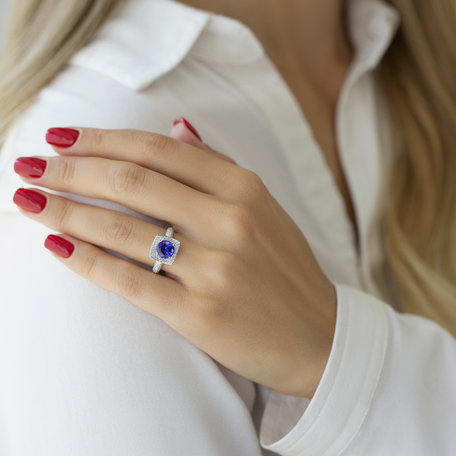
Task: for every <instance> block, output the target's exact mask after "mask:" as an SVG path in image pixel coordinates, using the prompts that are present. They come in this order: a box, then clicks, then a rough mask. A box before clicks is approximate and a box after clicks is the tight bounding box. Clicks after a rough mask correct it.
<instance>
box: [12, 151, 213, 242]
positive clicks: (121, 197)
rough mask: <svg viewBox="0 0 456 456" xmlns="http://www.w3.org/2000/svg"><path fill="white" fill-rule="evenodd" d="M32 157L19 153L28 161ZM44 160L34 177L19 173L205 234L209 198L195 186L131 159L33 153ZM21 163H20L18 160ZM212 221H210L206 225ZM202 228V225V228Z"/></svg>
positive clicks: (199, 237) (209, 213)
mask: <svg viewBox="0 0 456 456" xmlns="http://www.w3.org/2000/svg"><path fill="white" fill-rule="evenodd" d="M37 158H38V157H20V158H18V159H17V160H16V162H19V163H30V162H31V161H33V160H34V159H37ZM38 160H41V161H43V162H44V163H45V166H44V170H43V171H42V174H41V176H40V177H33V178H28V177H25V176H24V174H27V173H26V172H25V173H24V172H23V171H24V169H23V168H22V171H21V169H20V167H18V166H16V165H15V169H16V171H17V172H19V171H21V172H22V176H21V177H22V178H23V180H24V181H26V182H28V183H32V184H33V185H38V186H44V187H48V188H51V189H53V190H58V191H64V192H69V193H75V194H79V195H83V196H88V197H92V198H101V199H106V200H110V201H115V202H118V203H120V204H123V205H124V206H127V207H130V208H131V209H134V210H135V211H138V212H140V213H142V214H145V215H148V216H150V217H152V218H155V219H159V220H165V221H168V222H169V223H172V224H173V225H174V227H175V229H176V231H180V232H182V233H184V234H185V235H186V236H188V237H190V238H191V239H193V240H195V242H196V241H199V242H202V241H203V240H204V238H205V237H206V238H208V239H210V238H211V233H210V230H211V229H214V226H213V225H214V223H215V220H214V217H213V214H214V212H216V211H218V210H219V209H218V204H220V203H219V201H217V200H216V199H215V198H214V197H212V196H210V195H207V194H206V193H201V192H199V191H196V190H194V189H192V188H190V187H188V186H186V185H184V184H182V183H180V182H177V181H175V180H173V179H171V178H169V177H168V176H164V175H163V174H160V173H158V172H155V171H152V170H149V169H146V168H143V167H142V166H139V165H137V164H134V163H128V162H122V161H118V160H109V159H106V158H99V157H75V156H68V157H63V156H57V157H41V158H38ZM21 166H22V165H21ZM211 225H212V226H211ZM206 227H207V228H206Z"/></svg>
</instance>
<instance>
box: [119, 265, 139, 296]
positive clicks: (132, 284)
mask: <svg viewBox="0 0 456 456" xmlns="http://www.w3.org/2000/svg"><path fill="white" fill-rule="evenodd" d="M115 279H116V282H115V283H116V285H117V290H118V292H119V294H120V295H121V296H124V297H126V298H137V297H139V296H140V295H141V294H142V290H143V284H142V282H141V281H140V280H139V278H138V276H137V275H135V274H133V273H132V271H131V270H130V268H128V267H121V268H120V270H119V271H118V272H117V275H116V277H115Z"/></svg>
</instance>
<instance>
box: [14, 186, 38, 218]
mask: <svg viewBox="0 0 456 456" xmlns="http://www.w3.org/2000/svg"><path fill="white" fill-rule="evenodd" d="M13 201H14V202H15V203H16V204H17V205H18V206H19V207H20V208H21V209H24V211H28V212H34V213H38V212H41V211H42V210H43V209H44V206H46V197H45V196H44V195H42V194H41V193H38V192H35V191H33V190H28V189H26V188H19V189H17V190H16V193H15V194H14V197H13Z"/></svg>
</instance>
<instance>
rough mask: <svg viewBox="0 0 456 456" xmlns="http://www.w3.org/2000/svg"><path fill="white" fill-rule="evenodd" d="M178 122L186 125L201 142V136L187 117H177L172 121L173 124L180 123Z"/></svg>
mask: <svg viewBox="0 0 456 456" xmlns="http://www.w3.org/2000/svg"><path fill="white" fill-rule="evenodd" d="M180 123H183V124H184V125H185V126H186V127H187V129H188V130H190V131H191V132H192V133H193V134H194V135H195V136H196V137H197V138H198V139H199V140H200V141H201V142H203V140H202V139H201V136H200V135H199V133H198V132H197V131H196V128H195V127H194V126H193V125H192V124H191V123H190V122H189V121H188V120H187V119H185V118H184V117H178V118H177V119H176V120H175V121H174V124H173V125H177V124H180Z"/></svg>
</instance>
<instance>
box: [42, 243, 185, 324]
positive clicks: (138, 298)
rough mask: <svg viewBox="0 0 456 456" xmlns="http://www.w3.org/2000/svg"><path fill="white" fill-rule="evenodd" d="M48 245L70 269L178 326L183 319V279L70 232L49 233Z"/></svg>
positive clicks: (55, 255) (46, 244)
mask: <svg viewBox="0 0 456 456" xmlns="http://www.w3.org/2000/svg"><path fill="white" fill-rule="evenodd" d="M61 239H63V241H62V240H61ZM65 241H66V242H65ZM45 246H46V248H48V249H49V250H51V251H52V252H53V255H54V257H55V258H57V259H58V260H59V261H61V262H62V263H63V264H64V265H65V266H67V267H68V268H69V269H71V270H73V271H74V272H76V273H77V274H79V275H81V276H83V277H85V278H87V279H88V280H90V281H91V282H93V283H95V284H96V285H99V286H101V287H102V288H105V289H106V290H110V291H112V292H114V293H116V294H118V295H120V296H123V297H124V298H126V299H127V300H128V301H130V302H131V303H132V304H134V305H136V306H138V307H140V308H141V309H143V310H145V311H146V312H148V313H151V314H153V315H155V316H157V317H159V318H161V319H163V320H164V321H166V322H167V323H168V324H170V325H171V326H173V327H175V325H176V322H177V321H178V320H180V319H182V310H183V307H184V306H185V303H186V300H187V297H188V292H187V290H186V289H185V287H184V286H183V285H181V284H180V283H179V282H177V281H175V280H173V279H170V278H168V277H166V276H164V275H161V274H154V273H153V272H150V271H147V270H146V269H143V268H141V267H139V266H136V265H135V264H132V263H130V262H128V261H126V260H123V259H121V258H117V257H115V256H113V255H111V254H109V253H107V252H104V251H103V250H101V249H100V248H98V247H96V246H94V245H91V244H89V243H87V242H84V241H82V240H80V239H77V238H75V237H73V236H69V235H68V234H59V235H58V236H57V237H56V235H51V236H48V238H46V241H45ZM62 255H63V256H62ZM68 255H69V256H68Z"/></svg>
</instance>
